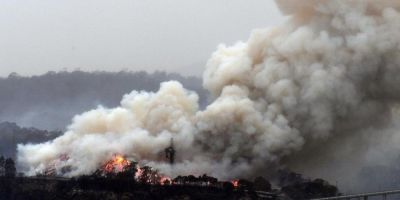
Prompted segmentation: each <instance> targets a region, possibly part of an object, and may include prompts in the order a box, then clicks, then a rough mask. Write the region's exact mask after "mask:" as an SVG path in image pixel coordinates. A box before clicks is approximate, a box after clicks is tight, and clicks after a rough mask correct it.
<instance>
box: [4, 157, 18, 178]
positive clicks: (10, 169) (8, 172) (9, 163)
mask: <svg viewBox="0 0 400 200" xmlns="http://www.w3.org/2000/svg"><path fill="white" fill-rule="evenodd" d="M4 169H5V176H6V177H15V174H16V172H17V169H16V168H15V163H14V160H13V159H11V158H7V159H6V161H5V164H4Z"/></svg>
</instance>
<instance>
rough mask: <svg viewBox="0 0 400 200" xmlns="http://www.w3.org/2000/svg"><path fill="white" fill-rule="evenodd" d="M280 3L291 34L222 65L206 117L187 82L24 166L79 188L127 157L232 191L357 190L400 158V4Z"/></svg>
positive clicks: (273, 31) (234, 51) (266, 38)
mask: <svg viewBox="0 0 400 200" xmlns="http://www.w3.org/2000/svg"><path fill="white" fill-rule="evenodd" d="M277 2H278V4H279V6H280V7H281V9H282V10H283V11H284V13H285V14H286V15H288V18H289V19H288V21H287V22H286V23H284V24H282V25H280V26H277V27H273V28H267V29H259V30H254V31H253V33H252V34H251V36H250V39H249V40H248V41H247V42H238V43H237V44H235V45H233V46H231V47H227V46H226V45H220V46H219V47H218V49H217V51H216V52H215V53H213V55H212V56H211V58H210V60H209V61H208V64H207V67H206V71H205V72H204V75H203V84H204V87H205V88H206V89H207V90H209V91H210V93H211V94H212V95H213V97H214V100H213V101H212V102H211V103H210V104H209V105H208V106H207V107H206V108H205V109H199V107H200V106H199V104H198V95H197V94H196V93H194V92H193V91H190V90H187V89H185V88H183V86H182V84H180V83H178V82H176V81H170V82H165V83H162V84H161V87H160V89H159V91H157V92H138V91H133V92H131V93H130V94H127V95H125V96H124V97H123V99H122V101H121V104H120V106H118V107H116V108H113V109H109V108H104V107H99V108H97V109H94V110H91V111H88V112H85V113H83V114H81V115H77V116H75V117H74V119H73V122H72V124H71V125H70V126H69V128H68V130H67V131H66V133H65V134H64V135H63V136H61V137H59V138H57V139H55V140H53V141H51V142H48V143H43V144H38V145H20V146H19V147H18V151H19V154H18V161H19V164H20V165H21V166H22V167H24V168H25V170H26V172H27V173H28V174H34V173H36V172H40V171H43V170H45V169H46V168H48V167H49V166H54V167H55V168H56V169H57V170H60V169H61V168H62V167H64V166H71V172H69V173H68V174H65V175H66V176H75V175H79V174H87V173H91V172H93V171H94V170H95V169H96V168H98V167H99V166H100V165H101V163H104V162H105V161H106V160H107V159H110V157H111V156H112V155H113V154H116V153H118V154H123V155H127V156H129V157H133V158H135V159H136V160H138V161H139V162H141V163H145V164H149V165H151V166H153V167H156V168H158V169H160V170H161V171H162V172H164V173H166V174H169V175H176V174H185V173H194V174H199V173H208V174H211V175H213V176H217V177H219V178H223V179H224V178H225V179H227V178H236V177H251V176H254V175H255V174H260V173H268V171H274V170H275V169H276V168H279V167H289V168H292V169H294V170H299V171H301V172H303V173H305V174H307V175H312V176H314V175H319V176H320V177H323V178H328V179H329V180H331V181H332V180H333V181H334V179H336V178H338V177H339V178H341V180H339V181H340V182H341V183H344V184H348V185H351V184H352V183H351V182H350V181H351V180H353V178H354V176H351V175H352V174H357V172H359V170H360V169H361V167H362V166H363V165H365V164H367V163H374V162H378V160H379V158H382V159H385V157H384V154H389V153H393V152H397V151H398V150H399V148H398V146H399V140H398V138H399V136H398V133H397V130H396V129H395V128H394V127H395V126H394V125H395V124H397V122H398V120H397V116H399V112H398V109H397V108H398V106H397V105H398V101H399V95H400V91H399V89H398V87H397V86H398V85H399V84H400V79H399V78H398V75H399V74H400V68H399V66H400V59H399V58H400V51H399V45H400V39H399V38H400V37H399V30H400V12H399V9H400V3H398V2H397V1H389V0H387V1H379V2H378V1H372V0H365V1H363V0H348V1H343V0H331V1H324V0H312V1H309V0H301V1H299V0H278V1H277ZM171 137H173V138H174V139H175V142H176V145H177V152H180V153H179V155H178V156H177V164H176V165H175V166H174V167H173V168H171V167H170V166H169V165H168V164H167V163H166V162H165V160H163V159H162V157H160V156H159V153H160V152H162V151H163V148H165V147H166V146H167V145H168V143H169V139H170V138H171ZM385 141H390V143H385ZM94 147H96V148H94ZM373 153H375V155H376V156H373ZM31 154H34V155H35V156H34V157H31V156H29V155H31ZM61 154H68V155H69V156H70V159H69V160H68V161H61V160H60V159H59V156H60V155H61ZM386 159H391V158H390V157H386ZM388 163H389V162H388Z"/></svg>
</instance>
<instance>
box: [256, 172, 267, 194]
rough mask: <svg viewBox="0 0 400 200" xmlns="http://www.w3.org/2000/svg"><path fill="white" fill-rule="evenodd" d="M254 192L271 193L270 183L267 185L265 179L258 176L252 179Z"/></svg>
mask: <svg viewBox="0 0 400 200" xmlns="http://www.w3.org/2000/svg"><path fill="white" fill-rule="evenodd" d="M254 190H256V191H266V192H269V191H271V183H269V182H268V181H267V180H266V179H265V178H263V177H261V176H259V177H257V178H255V179H254Z"/></svg>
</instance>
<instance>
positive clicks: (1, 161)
mask: <svg viewBox="0 0 400 200" xmlns="http://www.w3.org/2000/svg"><path fill="white" fill-rule="evenodd" d="M5 163H6V159H5V158H4V157H3V156H0V176H4V175H5V169H4V165H5Z"/></svg>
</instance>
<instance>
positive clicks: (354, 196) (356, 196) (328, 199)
mask: <svg viewBox="0 0 400 200" xmlns="http://www.w3.org/2000/svg"><path fill="white" fill-rule="evenodd" d="M393 194H400V190H388V191H382V192H369V193H361V194H352V195H343V196H336V197H325V198H317V199H311V200H339V199H346V200H347V199H362V198H363V199H364V200H367V199H368V197H377V196H381V197H382V199H384V200H386V197H387V196H389V195H393Z"/></svg>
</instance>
